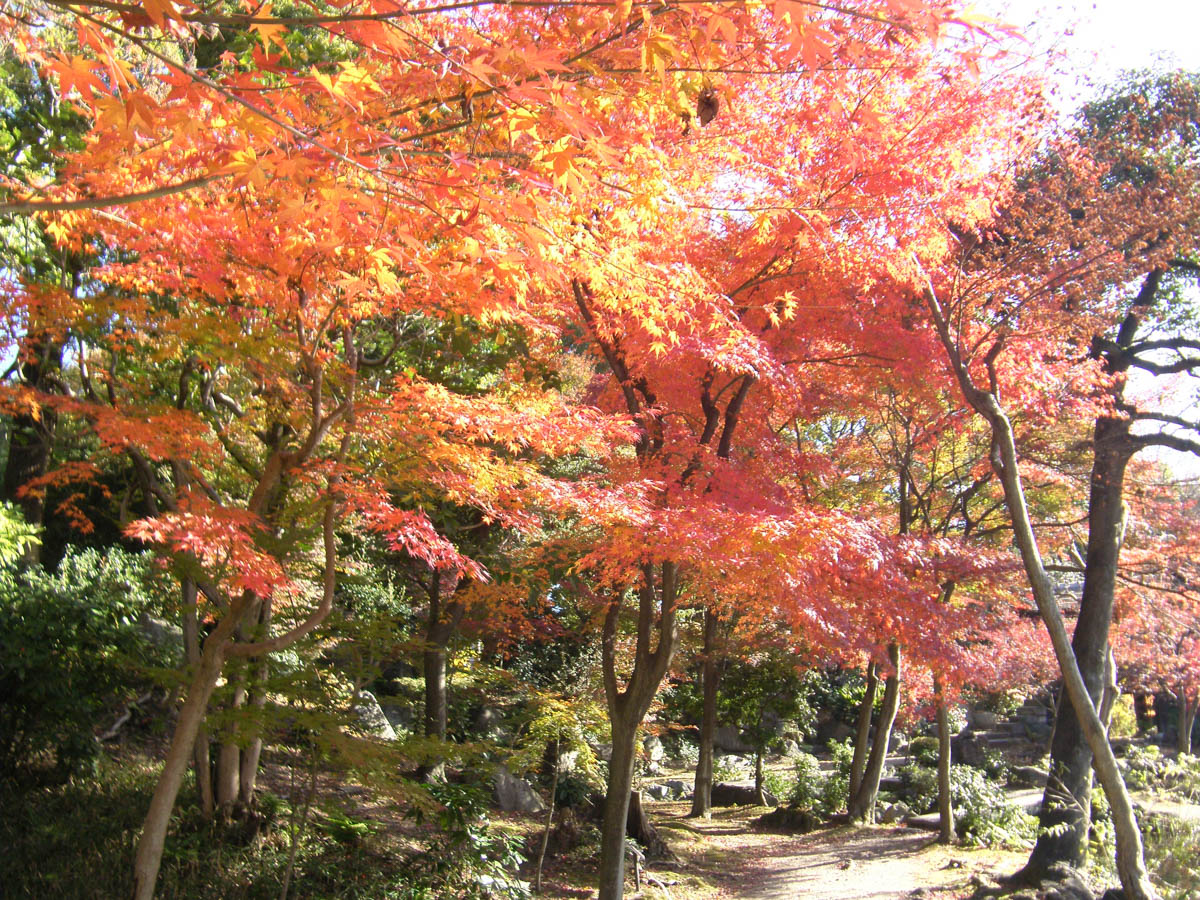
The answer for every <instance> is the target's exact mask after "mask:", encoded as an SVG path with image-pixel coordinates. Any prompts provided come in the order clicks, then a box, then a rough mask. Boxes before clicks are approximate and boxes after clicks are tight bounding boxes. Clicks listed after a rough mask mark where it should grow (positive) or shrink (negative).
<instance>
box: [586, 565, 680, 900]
mask: <svg viewBox="0 0 1200 900" xmlns="http://www.w3.org/2000/svg"><path fill="white" fill-rule="evenodd" d="M660 571H661V577H660V578H657V579H656V577H655V568H654V566H653V565H651V564H649V563H645V564H643V565H642V583H641V585H640V589H639V591H638V633H637V644H636V647H635V651H634V660H633V671H632V673H631V674H630V676H629V678H628V679H627V681H626V683H625V688H624V690H622V689H621V688H620V686H619V684H618V680H617V659H616V634H617V623H618V619H619V617H620V611H621V606H620V601H619V600H618V601H615V602H613V603H611V604H609V608H608V612H607V614H606V615H605V618H604V630H603V636H602V640H601V656H602V671H603V675H604V696H605V699H606V701H607V703H608V718H609V722H610V723H611V725H612V739H613V752H612V759H611V761H610V762H609V765H608V790H607V793H606V794H605V797H604V821H603V823H602V824H601V828H600V896H599V900H621V897H622V896H624V892H625V830H626V827H627V821H628V816H629V794H630V791H631V790H632V787H633V763H634V747H635V744H636V741H637V732H638V727H639V726H640V725H641V722H642V719H643V718H644V717H645V715H646V711H647V710H648V709H649V708H650V704H651V702H652V701H653V700H654V695H655V694H656V693H657V692H658V687H659V685H660V684H661V683H662V679H663V676H664V675H665V674H666V672H667V668H668V666H670V664H671V658H672V657H673V656H674V655H675V647H676V645H677V644H678V640H679V638H678V632H677V631H676V628H675V616H676V603H677V600H678V596H679V594H678V590H679V585H678V569H677V567H676V565H675V564H674V563H670V562H664V563H662V564H661V567H660ZM655 635H657V637H658V643H657V646H655V647H654V648H653V649H651V642H652V641H653V639H654V637H655Z"/></svg>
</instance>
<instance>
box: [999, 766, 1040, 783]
mask: <svg viewBox="0 0 1200 900" xmlns="http://www.w3.org/2000/svg"><path fill="white" fill-rule="evenodd" d="M1049 779H1050V773H1049V772H1047V771H1046V770H1045V769H1039V768H1038V767H1037V766H1015V767H1014V768H1013V769H1012V771H1010V772H1009V773H1008V783H1009V785H1010V786H1011V787H1019V788H1044V787H1045V786H1046V782H1047V781H1049Z"/></svg>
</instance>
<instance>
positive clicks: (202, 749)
mask: <svg viewBox="0 0 1200 900" xmlns="http://www.w3.org/2000/svg"><path fill="white" fill-rule="evenodd" d="M180 587H181V591H182V594H183V646H184V652H185V653H186V654H187V665H188V667H189V668H190V669H191V671H192V672H193V673H195V672H196V670H197V669H198V667H199V665H200V622H199V618H198V616H197V612H196V598H197V591H196V582H195V581H193V580H192V579H190V578H185V579H184V580H183V582H182V584H181V585H180ZM192 767H193V770H194V771H195V773H196V793H197V795H198V798H199V802H200V815H201V816H202V817H203V818H204V819H205V821H208V820H209V819H211V818H212V817H213V815H214V813H215V811H216V800H215V798H214V796H213V781H212V764H211V762H210V761H209V752H208V729H207V728H205V727H204V725H203V724H201V725H200V727H199V728H198V729H197V730H196V744H195V751H194V752H193V754H192Z"/></svg>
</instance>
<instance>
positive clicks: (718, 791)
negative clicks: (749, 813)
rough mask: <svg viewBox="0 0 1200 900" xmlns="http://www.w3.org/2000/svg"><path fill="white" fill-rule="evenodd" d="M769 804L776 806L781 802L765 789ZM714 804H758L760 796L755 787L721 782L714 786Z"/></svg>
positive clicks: (764, 793) (764, 792)
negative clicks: (756, 793) (757, 794)
mask: <svg viewBox="0 0 1200 900" xmlns="http://www.w3.org/2000/svg"><path fill="white" fill-rule="evenodd" d="M763 795H764V796H765V798H766V801H767V805H768V806H775V805H776V804H777V803H779V798H777V797H776V796H775V795H774V794H772V793H771V792H770V791H763ZM712 805H713V806H757V805H758V797H757V796H756V795H755V793H754V788H752V787H749V786H748V785H743V784H728V783H727V782H724V781H722V782H720V783H718V784H714V785H713V786H712Z"/></svg>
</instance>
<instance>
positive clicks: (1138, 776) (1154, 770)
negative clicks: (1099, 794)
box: [1118, 744, 1168, 791]
mask: <svg viewBox="0 0 1200 900" xmlns="http://www.w3.org/2000/svg"><path fill="white" fill-rule="evenodd" d="M1118 765H1120V767H1121V774H1122V775H1123V776H1124V777H1125V786H1126V787H1128V788H1129V790H1131V791H1147V790H1151V789H1152V788H1155V787H1158V786H1159V785H1161V784H1163V783H1164V781H1165V778H1166V774H1167V768H1168V765H1167V760H1166V759H1164V758H1163V755H1162V752H1161V751H1160V750H1159V749H1158V747H1156V746H1154V745H1153V744H1149V745H1147V746H1145V747H1139V746H1137V745H1136V744H1135V745H1133V746H1131V747H1130V748H1129V749H1128V750H1127V751H1126V752H1125V757H1124V759H1121V760H1119V761H1118Z"/></svg>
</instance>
